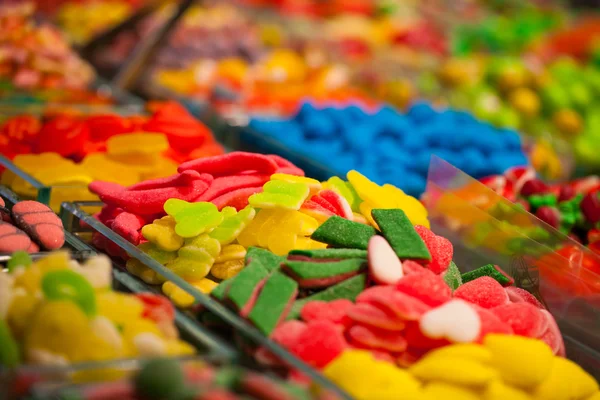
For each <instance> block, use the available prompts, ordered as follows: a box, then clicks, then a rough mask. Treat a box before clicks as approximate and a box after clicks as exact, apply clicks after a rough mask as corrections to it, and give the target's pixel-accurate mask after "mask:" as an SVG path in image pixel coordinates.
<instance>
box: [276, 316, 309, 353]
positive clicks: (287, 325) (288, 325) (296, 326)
mask: <svg viewBox="0 0 600 400" xmlns="http://www.w3.org/2000/svg"><path fill="white" fill-rule="evenodd" d="M305 330H306V323H305V322H302V321H298V320H291V321H285V322H283V323H281V324H279V325H278V326H277V328H275V330H274V331H273V333H272V334H271V338H272V339H273V340H274V341H275V342H277V343H279V344H280V345H281V346H283V347H285V348H286V349H291V348H292V347H293V346H294V345H295V344H296V343H297V342H298V338H299V337H300V335H301V334H302V333H303V332H304V331H305Z"/></svg>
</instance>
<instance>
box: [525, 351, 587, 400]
mask: <svg viewBox="0 0 600 400" xmlns="http://www.w3.org/2000/svg"><path fill="white" fill-rule="evenodd" d="M597 391H598V382H596V380H595V379H594V378H592V377H591V376H590V375H589V374H588V373H587V372H585V371H584V370H583V369H582V368H581V367H580V366H579V365H577V364H575V363H574V362H573V361H571V360H567V359H566V358H562V357H554V362H553V363H552V371H551V372H550V375H549V376H547V377H546V379H544V381H543V382H542V383H541V384H540V385H539V386H538V387H536V388H535V390H534V391H533V397H534V398H535V399H538V400H559V399H583V398H586V397H588V396H591V395H593V394H594V393H595V392H597Z"/></svg>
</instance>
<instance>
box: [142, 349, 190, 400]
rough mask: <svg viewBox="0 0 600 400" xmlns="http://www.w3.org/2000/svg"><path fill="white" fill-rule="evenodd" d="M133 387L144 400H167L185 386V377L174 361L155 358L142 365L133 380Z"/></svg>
mask: <svg viewBox="0 0 600 400" xmlns="http://www.w3.org/2000/svg"><path fill="white" fill-rule="evenodd" d="M134 385H135V390H136V392H137V393H138V394H140V395H141V396H142V397H143V398H145V399H150V400H159V399H167V398H170V397H169V396H170V395H171V394H173V393H176V392H177V391H178V390H179V389H180V388H182V387H184V386H185V377H184V374H183V370H182V369H181V366H180V365H179V363H178V362H177V361H176V360H173V359H168V358H157V359H154V360H150V361H148V362H147V363H146V365H144V367H143V368H142V369H141V370H140V372H139V373H138V374H137V376H136V377H135V378H134Z"/></svg>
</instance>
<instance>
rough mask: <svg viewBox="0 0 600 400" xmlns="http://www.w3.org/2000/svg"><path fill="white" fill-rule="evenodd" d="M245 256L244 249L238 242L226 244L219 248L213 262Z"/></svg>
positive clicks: (238, 258)
mask: <svg viewBox="0 0 600 400" xmlns="http://www.w3.org/2000/svg"><path fill="white" fill-rule="evenodd" d="M245 257H246V249H245V248H244V246H242V245H239V244H228V245H226V246H223V247H222V248H221V254H219V256H218V257H217V258H216V259H215V263H223V262H225V261H231V260H240V259H244V258H245Z"/></svg>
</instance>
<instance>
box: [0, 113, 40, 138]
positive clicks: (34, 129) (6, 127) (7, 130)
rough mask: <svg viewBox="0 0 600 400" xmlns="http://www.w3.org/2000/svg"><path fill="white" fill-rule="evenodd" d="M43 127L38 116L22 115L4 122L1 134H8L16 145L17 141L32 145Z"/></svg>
mask: <svg viewBox="0 0 600 400" xmlns="http://www.w3.org/2000/svg"><path fill="white" fill-rule="evenodd" d="M41 127H42V126H41V123H40V121H39V120H38V119H37V118H35V117H33V116H30V115H21V116H18V117H14V118H10V119H8V120H7V121H6V122H4V124H3V125H2V130H1V131H0V134H2V135H6V137H7V138H8V140H9V141H10V142H13V144H15V145H16V143H21V144H26V145H32V144H33V143H34V142H35V140H36V138H37V135H38V133H39V131H40V129H41ZM15 142H16V143H15Z"/></svg>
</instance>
